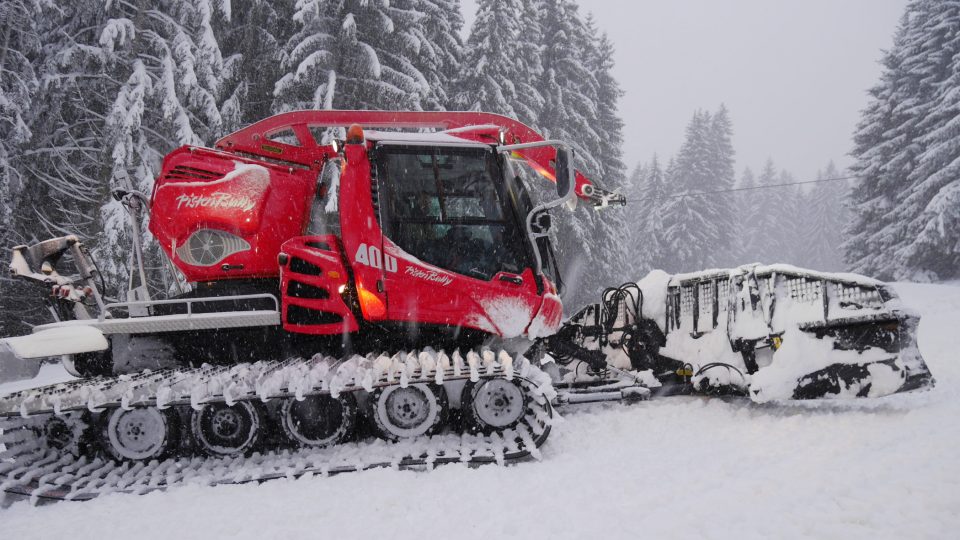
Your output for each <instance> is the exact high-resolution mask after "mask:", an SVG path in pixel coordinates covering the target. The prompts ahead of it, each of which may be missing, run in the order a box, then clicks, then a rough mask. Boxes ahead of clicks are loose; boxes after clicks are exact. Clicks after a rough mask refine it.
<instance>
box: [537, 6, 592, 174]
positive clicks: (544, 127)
mask: <svg viewBox="0 0 960 540" xmlns="http://www.w3.org/2000/svg"><path fill="white" fill-rule="evenodd" d="M542 13H543V20H542V23H541V28H542V31H543V36H544V41H543V46H544V50H543V59H542V63H543V78H542V81H541V84H540V88H541V91H542V92H543V94H544V99H545V102H544V103H545V104H544V109H543V112H542V113H541V115H540V117H539V118H538V119H537V126H538V127H539V128H540V129H541V131H542V132H543V134H544V136H545V137H547V138H550V139H560V140H564V141H570V142H571V143H572V144H573V145H574V148H575V150H576V154H577V156H578V158H579V159H578V164H579V168H580V169H581V170H583V171H585V172H587V173H588V174H589V175H592V176H595V177H598V178H602V177H603V176H604V172H605V171H604V170H603V165H602V162H601V161H600V155H601V153H602V149H601V146H602V145H603V140H602V138H601V134H600V131H599V130H600V129H601V127H600V114H599V105H598V104H599V96H598V87H599V85H598V83H597V79H596V73H595V72H594V71H593V70H592V69H590V67H589V64H588V60H589V58H590V56H591V55H592V54H597V53H596V52H594V51H591V50H590V49H589V47H591V46H592V44H593V40H594V39H596V36H594V35H593V34H591V30H590V29H589V28H588V27H587V25H586V24H585V23H584V21H583V20H582V19H581V18H580V15H579V13H578V11H577V6H576V4H575V3H573V2H572V0H544V1H543V8H542Z"/></svg>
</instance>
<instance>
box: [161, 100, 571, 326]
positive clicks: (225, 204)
mask: <svg viewBox="0 0 960 540" xmlns="http://www.w3.org/2000/svg"><path fill="white" fill-rule="evenodd" d="M351 124H360V125H363V126H364V127H368V128H372V127H378V128H400V127H403V128H442V129H446V130H451V129H452V130H453V131H452V132H451V131H448V132H447V133H448V134H450V135H453V136H456V137H459V138H462V139H464V141H465V142H466V141H473V142H483V143H489V144H494V143H496V142H498V140H499V138H500V136H501V133H502V132H503V133H505V136H506V138H507V141H508V142H509V143H520V142H536V141H540V140H542V138H541V137H540V135H538V134H537V133H536V132H534V131H533V130H532V129H531V128H529V127H527V126H525V125H523V124H521V123H519V122H516V121H514V120H511V119H509V118H506V117H502V116H499V115H492V114H486V113H447V112H443V113H420V112H378V111H373V112H370V111H301V112H295V113H287V114H281V115H277V116H274V117H271V118H268V119H266V120H263V121H261V122H258V123H256V124H253V125H251V126H249V127H248V128H245V129H243V130H241V131H238V132H236V133H234V134H232V135H229V136H227V137H225V138H223V139H221V140H220V141H218V142H217V144H216V146H217V148H218V150H209V149H196V148H188V147H184V148H181V149H179V150H176V151H174V152H173V153H171V154H170V155H169V156H167V158H166V159H165V160H164V165H163V171H162V173H161V176H160V178H158V179H157V182H156V185H155V188H154V192H153V198H152V203H151V221H150V230H151V232H153V234H154V235H155V236H156V237H157V239H158V241H159V242H160V244H161V245H162V246H163V249H164V251H166V252H167V254H168V255H170V256H171V260H173V261H174V263H175V264H176V265H177V267H178V268H179V269H180V270H181V271H182V272H183V273H184V275H185V276H186V277H187V279H188V280H190V281H215V280H224V279H237V278H275V277H277V276H279V277H280V289H281V290H280V293H281V296H282V303H283V324H284V329H286V330H287V331H290V332H296V333H307V334H340V333H344V332H355V331H357V330H358V329H359V328H360V324H359V323H360V321H358V319H357V318H356V317H355V315H354V311H353V309H359V310H360V313H361V315H362V317H363V319H364V320H366V321H369V322H374V323H376V322H386V321H390V322H398V323H404V322H413V323H423V324H438V325H451V326H462V327H468V328H474V329H477V330H481V331H484V332H489V333H491V334H496V335H500V336H503V337H514V336H519V335H529V336H530V337H537V336H542V335H548V334H551V333H553V332H554V331H555V330H556V329H557V328H558V327H559V324H560V319H561V316H562V306H561V304H560V300H559V298H558V297H557V296H556V294H555V293H556V291H555V288H554V286H553V284H552V283H550V282H549V280H547V279H546V278H545V277H542V276H541V280H542V281H541V283H543V284H544V285H545V287H544V290H541V291H540V292H538V288H537V283H536V280H535V276H534V274H533V271H532V270H531V269H529V268H527V269H526V270H524V271H523V272H522V273H521V274H520V275H512V274H503V273H501V274H498V275H496V276H494V278H493V279H491V280H490V281H485V280H481V279H476V278H473V277H469V276H463V275H459V274H456V273H453V272H450V271H447V270H443V269H441V268H437V267H435V266H432V265H430V264H428V263H426V262H423V261H419V260H417V259H416V258H414V257H412V256H410V255H409V254H407V253H405V252H404V251H403V250H402V249H401V248H399V247H398V246H397V245H396V244H395V243H394V242H393V241H391V240H390V239H389V238H386V237H385V236H384V235H383V232H382V230H381V228H380V225H379V221H378V215H377V213H376V212H375V205H374V201H373V196H372V191H373V189H372V187H373V186H372V178H371V165H370V158H369V156H368V149H369V148H370V143H367V142H364V143H362V144H347V145H345V147H344V148H342V149H341V152H342V153H341V154H340V155H341V157H342V159H343V166H342V168H341V174H340V180H339V182H340V184H339V185H340V188H339V215H340V229H341V235H340V237H339V238H338V237H336V236H315V237H308V236H304V231H305V229H306V224H307V223H308V220H309V217H310V209H311V204H312V202H313V199H314V197H315V195H316V193H315V192H316V189H317V179H318V175H319V172H320V170H321V169H322V166H323V164H324V162H325V161H326V160H327V159H329V158H331V157H335V156H336V155H337V154H336V152H335V150H334V147H333V146H329V145H328V146H321V145H319V144H317V142H316V141H315V139H314V135H313V134H314V133H316V132H318V131H319V130H318V128H322V127H330V126H348V125H351ZM280 135H282V136H280ZM523 156H524V157H525V158H527V159H528V160H529V161H531V162H532V163H533V164H534V165H535V166H537V167H538V168H540V169H542V170H544V171H546V172H547V173H548V176H549V174H550V173H552V170H553V169H552V160H553V159H554V158H555V150H554V149H553V148H550V147H544V148H534V149H528V150H524V151H523ZM588 184H589V181H588V180H586V179H585V178H583V177H582V175H579V173H578V175H577V193H578V194H582V190H583V187H584V186H585V185H588ZM201 229H212V230H216V231H225V232H227V233H230V234H232V235H236V236H237V237H239V238H240V239H242V240H243V241H245V242H246V243H247V244H249V248H248V249H242V250H240V251H237V252H236V253H233V254H230V255H228V256H226V257H225V258H223V259H222V260H220V261H217V263H216V264H210V265H206V266H200V265H196V264H193V263H192V262H191V261H188V260H184V259H183V258H182V257H178V256H177V255H178V252H177V248H178V247H179V246H183V245H184V243H185V242H187V241H188V239H189V238H190V237H191V235H192V234H194V233H195V232H196V231H198V230H201ZM241 247H242V246H241ZM281 252H282V253H283V254H284V257H281V263H280V264H278V255H279V254H280V253H281ZM344 261H346V265H345V264H344ZM343 291H349V293H350V294H351V295H353V296H352V298H353V300H351V302H355V305H354V308H351V306H350V305H349V303H348V302H347V301H346V300H345V297H344V294H343Z"/></svg>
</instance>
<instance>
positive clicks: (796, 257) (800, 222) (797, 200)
mask: <svg viewBox="0 0 960 540" xmlns="http://www.w3.org/2000/svg"><path fill="white" fill-rule="evenodd" d="M796 181H797V179H796V178H795V177H794V176H793V175H792V174H791V173H789V172H787V171H780V174H779V176H778V177H777V180H776V183H777V184H793V183H796ZM769 191H770V192H771V193H770V198H769V200H770V201H771V208H773V210H774V219H775V221H776V224H777V225H776V228H775V229H773V246H774V247H775V253H774V254H773V255H771V258H769V259H768V260H767V261H765V262H782V263H788V264H794V265H798V266H809V265H807V264H806V263H805V256H806V253H807V250H808V247H809V243H810V238H809V237H808V236H807V235H806V231H807V230H808V228H809V227H808V218H809V215H810V212H809V203H808V201H807V194H806V192H804V191H803V188H802V187H801V186H784V187H778V188H775V189H771V190H769Z"/></svg>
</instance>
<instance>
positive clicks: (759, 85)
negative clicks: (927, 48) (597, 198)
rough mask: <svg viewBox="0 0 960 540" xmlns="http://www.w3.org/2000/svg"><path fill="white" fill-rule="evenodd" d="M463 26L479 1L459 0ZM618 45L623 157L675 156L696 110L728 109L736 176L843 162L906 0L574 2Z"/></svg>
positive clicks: (807, 172)
mask: <svg viewBox="0 0 960 540" xmlns="http://www.w3.org/2000/svg"><path fill="white" fill-rule="evenodd" d="M462 1H463V9H464V16H465V18H466V21H467V26H468V28H469V25H471V24H472V23H473V19H474V15H475V12H476V1H475V0H462ZM579 4H580V8H581V10H582V11H583V12H591V13H593V14H594V16H595V17H596V19H597V22H598V23H599V24H598V26H599V27H600V28H601V29H602V30H606V31H607V32H608V33H609V34H610V37H611V39H612V40H613V43H614V44H615V45H616V48H617V53H616V69H615V75H616V76H617V79H618V80H619V81H620V84H621V85H622V86H623V89H624V90H625V91H626V95H625V96H624V98H623V99H622V101H621V103H620V111H621V114H622V116H623V119H624V121H625V122H626V144H625V146H624V152H625V154H626V158H627V162H628V165H629V167H630V168H631V169H632V168H633V166H634V165H635V164H636V163H637V161H638V160H641V159H643V160H648V159H649V157H650V156H651V155H652V154H653V153H654V152H657V153H658V154H660V155H661V157H669V156H670V155H672V154H674V153H675V152H676V151H677V149H678V148H679V146H680V144H681V142H682V141H683V130H684V127H685V126H686V124H687V122H688V121H689V120H690V117H691V116H692V115H693V111H694V110H695V109H697V108H706V109H709V110H715V109H716V108H717V107H718V106H719V105H720V104H721V103H725V104H726V105H727V107H728V108H729V109H730V115H731V118H732V119H733V127H734V145H735V148H736V150H737V174H738V176H739V174H740V172H741V171H742V170H743V168H744V167H745V166H749V167H751V168H753V169H754V170H755V171H756V170H757V169H759V168H760V167H762V166H763V163H764V162H765V161H766V159H767V158H768V157H770V158H772V159H773V160H774V161H775V162H776V164H777V165H778V166H779V167H781V168H784V169H787V170H789V171H791V172H792V173H793V174H794V175H796V176H797V178H798V179H799V180H807V179H810V178H811V177H813V176H815V175H816V171H817V170H818V169H820V168H822V167H823V166H824V165H825V164H826V163H827V162H828V161H829V160H831V159H832V160H834V161H835V162H836V163H837V164H838V165H841V166H843V165H847V164H849V163H850V159H849V157H848V156H847V154H848V153H849V151H850V148H851V134H852V132H853V130H854V128H855V126H856V123H857V121H858V119H859V112H860V110H861V109H862V108H863V107H864V106H865V105H866V103H867V94H866V91H867V90H868V89H869V88H870V87H871V86H872V85H873V84H874V83H875V82H876V81H877V78H878V76H879V74H880V65H879V60H880V59H881V57H882V50H883V49H886V48H889V47H890V45H891V43H892V38H893V33H894V31H895V29H896V26H897V23H898V22H899V19H900V16H901V15H902V13H903V9H904V7H905V6H906V4H907V0H636V1H629V0H579Z"/></svg>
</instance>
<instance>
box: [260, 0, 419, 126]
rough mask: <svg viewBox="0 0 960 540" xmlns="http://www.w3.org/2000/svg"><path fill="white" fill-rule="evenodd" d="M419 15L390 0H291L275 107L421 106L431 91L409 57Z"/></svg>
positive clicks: (414, 50)
mask: <svg viewBox="0 0 960 540" xmlns="http://www.w3.org/2000/svg"><path fill="white" fill-rule="evenodd" d="M422 19H423V15H422V14H421V13H418V12H414V11H408V10H401V9H397V8H393V7H391V5H390V2H389V1H388V0H297V4H296V12H295V14H294V21H295V23H296V24H297V27H298V31H297V32H296V33H295V34H294V35H293V36H292V37H291V38H290V39H289V40H288V42H287V44H286V47H285V60H284V62H283V65H282V67H283V71H284V75H283V76H282V77H281V78H280V80H279V81H277V83H276V85H275V87H274V97H275V101H274V110H275V111H276V112H281V111H289V110H295V109H409V110H421V109H422V102H423V98H424V96H428V95H430V93H431V88H430V86H429V83H428V81H427V79H426V78H425V77H424V76H423V74H422V73H420V72H419V71H418V70H417V68H416V67H415V66H414V64H413V63H412V62H411V60H410V59H411V58H412V57H413V56H414V55H417V54H419V46H420V39H419V38H418V35H419V34H420V33H421V32H420V26H419V25H420V22H421V20H422ZM433 99H436V98H433Z"/></svg>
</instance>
